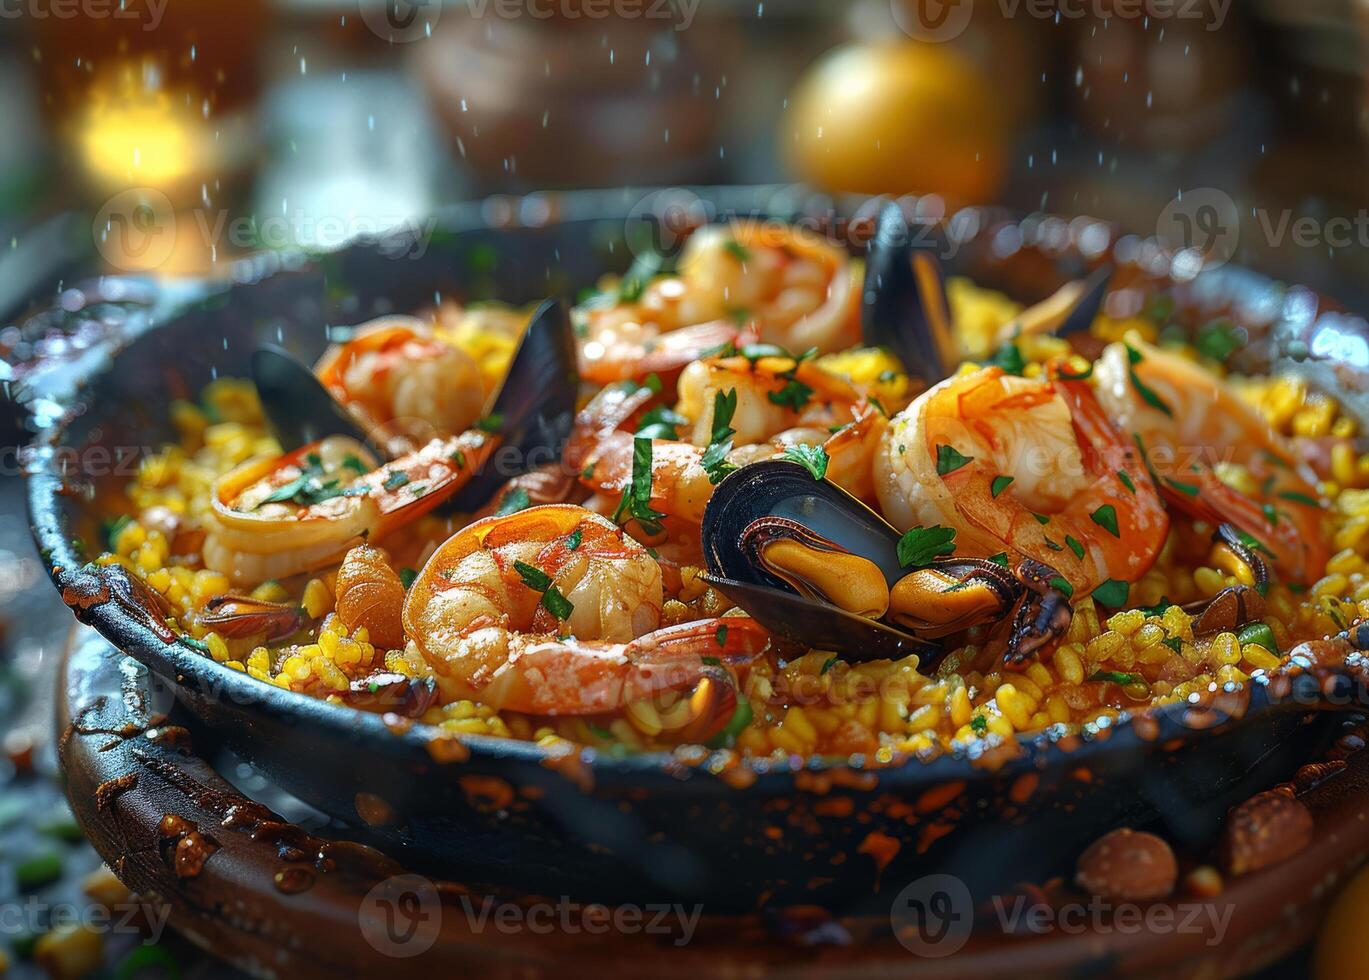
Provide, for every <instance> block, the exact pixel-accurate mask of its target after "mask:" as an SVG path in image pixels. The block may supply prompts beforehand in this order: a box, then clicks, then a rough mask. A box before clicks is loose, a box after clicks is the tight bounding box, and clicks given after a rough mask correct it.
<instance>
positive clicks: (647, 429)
mask: <svg viewBox="0 0 1369 980" xmlns="http://www.w3.org/2000/svg"><path fill="white" fill-rule="evenodd" d="M688 424H689V419H687V418H685V417H684V416H683V415H681V414H680V413H679V412H677V411H675V410H674V409H672V408H667V407H666V406H665V405H658V406H656V407H655V408H653V409H652V410H651V411H649V412H647V413H646V414H645V415H643V416H642V421H641V422H639V423H638V425H637V435H639V436H646V437H647V438H648V439H678V438H679V431H678V430H679V428H680V426H682V425H688Z"/></svg>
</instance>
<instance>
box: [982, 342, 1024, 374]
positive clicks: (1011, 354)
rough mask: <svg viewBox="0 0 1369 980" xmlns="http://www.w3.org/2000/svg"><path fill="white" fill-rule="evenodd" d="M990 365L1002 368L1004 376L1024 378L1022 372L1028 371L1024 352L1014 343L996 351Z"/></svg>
mask: <svg viewBox="0 0 1369 980" xmlns="http://www.w3.org/2000/svg"><path fill="white" fill-rule="evenodd" d="M989 363H990V364H991V365H993V366H994V367H997V368H1002V370H1003V373H1004V374H1015V375H1017V376H1018V377H1021V376H1022V372H1023V371H1025V370H1026V369H1027V361H1026V359H1025V358H1023V356H1022V351H1021V350H1019V349H1018V346H1017V345H1016V344H1014V343H1006V344H1004V345H1003V346H1002V347H1000V348H998V350H996V351H994V355H993V357H991V358H990V359H989Z"/></svg>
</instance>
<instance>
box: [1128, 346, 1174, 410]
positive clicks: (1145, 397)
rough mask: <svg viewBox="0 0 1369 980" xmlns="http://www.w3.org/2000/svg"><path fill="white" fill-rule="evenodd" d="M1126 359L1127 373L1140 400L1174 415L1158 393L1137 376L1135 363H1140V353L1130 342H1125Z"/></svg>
mask: <svg viewBox="0 0 1369 980" xmlns="http://www.w3.org/2000/svg"><path fill="white" fill-rule="evenodd" d="M1127 360H1128V361H1129V362H1130V364H1129V365H1128V367H1127V373H1128V374H1129V375H1130V376H1131V386H1132V387H1133V388H1135V389H1136V394H1138V395H1140V396H1141V400H1142V401H1144V402H1145V403H1146V404H1147V405H1149V406H1150V407H1151V408H1158V409H1159V410H1160V411H1162V412H1164V413H1165V414H1166V415H1168V416H1170V417H1171V418H1172V417H1173V416H1174V410H1173V409H1171V408H1170V407H1169V406H1168V405H1166V404H1165V403H1164V400H1163V399H1161V398H1160V396H1159V395H1157V394H1155V392H1153V391H1151V390H1150V388H1149V387H1147V385H1146V383H1145V382H1144V381H1142V380H1141V379H1140V377H1139V376H1137V374H1136V365H1138V364H1140V363H1141V360H1142V355H1141V352H1140V351H1138V350H1137V349H1136V348H1135V347H1132V346H1131V345H1130V344H1127Z"/></svg>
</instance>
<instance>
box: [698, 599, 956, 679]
mask: <svg viewBox="0 0 1369 980" xmlns="http://www.w3.org/2000/svg"><path fill="white" fill-rule="evenodd" d="M705 578H706V579H707V581H708V583H709V584H710V585H712V586H713V587H714V588H715V589H717V590H718V591H719V592H721V593H722V594H723V595H725V596H727V597H728V598H729V599H731V600H732V601H733V602H735V603H736V604H737V606H738V607H739V608H740V609H742V610H743V611H745V612H746V613H747V614H748V615H750V616H751V618H752V619H754V620H756V622H758V623H760V624H761V625H762V626H764V627H765V628H766V629H768V630H770V632H772V633H774V634H776V635H778V636H782V637H784V638H785V639H787V640H790V641H792V642H794V643H798V644H802V645H803V646H805V647H811V648H812V649H815V650H831V651H833V652H835V653H840V654H841V655H842V657H843V659H845V660H849V661H852V662H860V661H865V660H900V659H902V658H903V657H907V656H909V655H910V654H914V653H915V654H917V655H918V656H919V657H921V658H922V659H921V661H920V663H919V667H921V669H922V670H924V671H926V670H930V669H932V668H934V667H935V666H936V664H937V661H938V660H940V658H941V657H942V655H943V654H944V652H945V651H944V650H943V649H942V648H941V647H940V646H937V645H936V644H934V643H929V642H928V641H926V640H921V639H918V638H917V637H915V636H913V635H912V634H911V633H905V632H903V631H902V630H899V629H895V628H894V627H891V626H886V625H884V624H883V623H881V622H879V621H878V620H874V619H865V618H864V617H861V616H857V615H855V614H854V613H848V612H847V611H846V610H844V609H838V608H837V607H836V606H829V605H827V604H826V603H822V602H816V601H814V600H812V599H805V598H804V597H803V596H801V595H796V594H794V593H793V592H786V591H783V590H781V589H775V588H770V587H769V586H764V585H753V584H751V583H748V582H738V581H736V580H735V579H728V578H722V577H721V576H718V575H707V576H705Z"/></svg>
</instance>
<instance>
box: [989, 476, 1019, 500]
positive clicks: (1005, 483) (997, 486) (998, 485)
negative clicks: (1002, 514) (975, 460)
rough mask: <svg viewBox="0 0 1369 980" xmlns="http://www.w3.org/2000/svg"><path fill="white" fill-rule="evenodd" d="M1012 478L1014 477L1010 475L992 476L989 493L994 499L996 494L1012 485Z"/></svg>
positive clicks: (996, 496)
mask: <svg viewBox="0 0 1369 980" xmlns="http://www.w3.org/2000/svg"><path fill="white" fill-rule="evenodd" d="M1013 479H1014V478H1013V477H1011V476H996V477H994V478H993V482H992V483H990V484H989V493H990V494H992V495H993V498H994V499H995V500H997V499H998V495H999V494H1000V493H1002V492H1003V491H1004V490H1006V489H1008V487H1009V486H1011V485H1012V481H1013Z"/></svg>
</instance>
